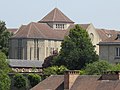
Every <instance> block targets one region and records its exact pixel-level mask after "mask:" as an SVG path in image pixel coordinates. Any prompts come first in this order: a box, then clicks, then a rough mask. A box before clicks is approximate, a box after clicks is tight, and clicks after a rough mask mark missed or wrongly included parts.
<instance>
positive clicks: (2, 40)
mask: <svg viewBox="0 0 120 90" xmlns="http://www.w3.org/2000/svg"><path fill="white" fill-rule="evenodd" d="M5 25H6V24H5V22H3V21H0V51H2V52H4V53H5V54H6V55H7V56H8V40H9V38H10V37H11V35H12V34H11V33H10V32H9V31H8V30H7V28H6V26H5Z"/></svg>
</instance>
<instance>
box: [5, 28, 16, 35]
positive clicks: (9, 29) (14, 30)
mask: <svg viewBox="0 0 120 90" xmlns="http://www.w3.org/2000/svg"><path fill="white" fill-rule="evenodd" d="M7 30H8V31H9V32H10V33H13V34H15V32H16V31H17V30H18V28H8V29H7Z"/></svg>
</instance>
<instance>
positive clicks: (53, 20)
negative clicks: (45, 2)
mask: <svg viewBox="0 0 120 90" xmlns="http://www.w3.org/2000/svg"><path fill="white" fill-rule="evenodd" d="M56 9H57V8H55V12H54V15H53V21H54V19H55V14H56Z"/></svg>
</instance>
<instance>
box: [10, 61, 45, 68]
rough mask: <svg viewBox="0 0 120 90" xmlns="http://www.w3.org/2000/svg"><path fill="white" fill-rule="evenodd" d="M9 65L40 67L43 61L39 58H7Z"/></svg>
mask: <svg viewBox="0 0 120 90" xmlns="http://www.w3.org/2000/svg"><path fill="white" fill-rule="evenodd" d="M8 62H9V66H10V67H36V68H42V64H43V62H44V61H42V60H41V61H40V60H17V59H9V60H8Z"/></svg>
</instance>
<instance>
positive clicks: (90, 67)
mask: <svg viewBox="0 0 120 90" xmlns="http://www.w3.org/2000/svg"><path fill="white" fill-rule="evenodd" d="M112 67H113V65H112V64H110V63H108V62H107V61H104V60H99V61H96V62H93V63H89V64H87V65H86V67H85V69H84V70H85V71H84V72H85V74H88V75H100V74H102V73H103V72H105V71H107V70H111V68H112Z"/></svg>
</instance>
